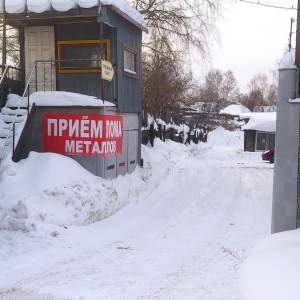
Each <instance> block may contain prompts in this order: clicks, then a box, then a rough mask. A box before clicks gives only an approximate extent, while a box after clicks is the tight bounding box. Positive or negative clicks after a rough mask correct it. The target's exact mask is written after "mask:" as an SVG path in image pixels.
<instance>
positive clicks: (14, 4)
mask: <svg viewBox="0 0 300 300" xmlns="http://www.w3.org/2000/svg"><path fill="white" fill-rule="evenodd" d="M99 2H101V5H112V6H114V7H116V8H117V9H119V10H120V11H121V12H123V13H124V14H126V15H127V16H129V17H130V18H131V19H132V20H134V21H136V22H137V23H139V24H140V25H142V27H144V28H147V25H146V23H145V21H144V18H143V16H142V15H141V14H140V13H139V12H138V11H137V10H136V9H134V8H133V7H131V6H130V5H129V3H128V2H127V1H126V0H102V1H99V0H9V1H8V0H6V1H5V11H6V12H7V13H9V14H20V13H23V12H24V11H25V8H26V6H27V9H28V11H29V12H34V13H43V12H45V11H49V10H51V8H52V9H53V10H56V11H60V12H66V11H68V10H70V9H73V8H76V7H77V6H78V7H81V8H91V7H95V6H98V5H99ZM0 13H3V2H2V1H0Z"/></svg>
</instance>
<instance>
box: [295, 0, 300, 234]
mask: <svg viewBox="0 0 300 300" xmlns="http://www.w3.org/2000/svg"><path fill="white" fill-rule="evenodd" d="M295 65H296V66H297V77H296V78H297V81H296V97H299V94H300V91H299V86H300V84H299V67H300V0H298V6H297V29H296V52H295ZM299 227H300V124H299V146H298V178H297V217H296V228H299Z"/></svg>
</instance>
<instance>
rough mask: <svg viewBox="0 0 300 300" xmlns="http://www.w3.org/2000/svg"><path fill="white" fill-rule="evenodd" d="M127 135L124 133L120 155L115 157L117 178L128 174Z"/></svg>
mask: <svg viewBox="0 0 300 300" xmlns="http://www.w3.org/2000/svg"><path fill="white" fill-rule="evenodd" d="M127 148H128V133H127V131H124V137H123V143H122V154H119V155H118V156H117V176H118V175H125V174H126V173H127V172H128V164H127V155H128V149H127Z"/></svg>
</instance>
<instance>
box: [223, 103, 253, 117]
mask: <svg viewBox="0 0 300 300" xmlns="http://www.w3.org/2000/svg"><path fill="white" fill-rule="evenodd" d="M248 112H250V110H249V109H248V108H247V107H245V106H244V105H241V104H231V105H229V106H227V107H225V108H224V109H221V110H220V114H227V115H232V116H239V115H240V114H242V113H248Z"/></svg>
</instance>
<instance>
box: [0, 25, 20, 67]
mask: <svg viewBox="0 0 300 300" xmlns="http://www.w3.org/2000/svg"><path fill="white" fill-rule="evenodd" d="M6 36H7V41H6V51H7V53H6V56H7V63H9V64H10V65H12V66H14V67H18V66H19V64H20V43H19V32H18V30H16V29H14V28H12V27H10V26H7V29H6ZM2 37H3V23H2V20H0V41H1V42H0V51H1V53H2V50H3V47H2V45H3V44H2V43H3V38H2ZM0 61H1V64H2V55H0Z"/></svg>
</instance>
